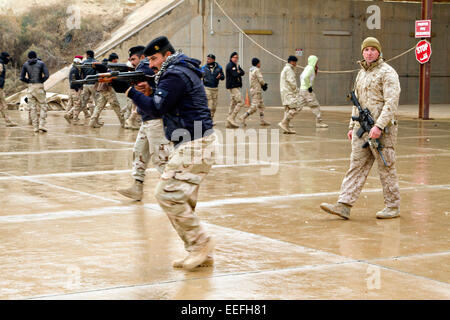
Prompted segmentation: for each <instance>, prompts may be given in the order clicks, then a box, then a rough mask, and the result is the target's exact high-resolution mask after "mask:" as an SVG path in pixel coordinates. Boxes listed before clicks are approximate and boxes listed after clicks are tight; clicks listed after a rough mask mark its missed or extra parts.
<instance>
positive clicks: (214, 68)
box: [202, 53, 225, 119]
mask: <svg viewBox="0 0 450 320" xmlns="http://www.w3.org/2000/svg"><path fill="white" fill-rule="evenodd" d="M202 71H203V74H204V76H203V84H204V85H205V92H206V98H207V99H208V107H209V110H211V118H212V119H214V114H215V113H216V109H217V97H218V94H219V88H218V86H219V81H220V80H224V79H225V75H224V73H223V69H222V66H221V65H220V64H218V63H217V62H216V56H215V55H213V54H211V53H210V54H208V56H207V57H206V64H205V65H204V66H203V67H202Z"/></svg>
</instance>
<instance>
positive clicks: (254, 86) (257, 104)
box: [248, 66, 265, 118]
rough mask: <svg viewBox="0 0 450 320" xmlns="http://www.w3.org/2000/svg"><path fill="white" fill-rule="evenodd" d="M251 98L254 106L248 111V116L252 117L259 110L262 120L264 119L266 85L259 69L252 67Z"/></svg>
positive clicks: (250, 76) (250, 74)
mask: <svg viewBox="0 0 450 320" xmlns="http://www.w3.org/2000/svg"><path fill="white" fill-rule="evenodd" d="M249 78H250V97H251V99H252V104H251V105H250V109H249V110H248V114H249V115H251V114H253V113H255V112H256V109H259V115H260V117H261V118H263V117H264V102H263V98H262V88H261V86H263V85H264V84H265V82H264V79H263V76H262V73H261V70H260V69H259V68H258V67H255V66H253V67H251V68H250V73H249Z"/></svg>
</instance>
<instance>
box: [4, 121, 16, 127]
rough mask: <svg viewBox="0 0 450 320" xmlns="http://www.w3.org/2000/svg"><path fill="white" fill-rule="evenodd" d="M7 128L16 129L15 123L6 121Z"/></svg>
mask: <svg viewBox="0 0 450 320" xmlns="http://www.w3.org/2000/svg"><path fill="white" fill-rule="evenodd" d="M6 126H7V127H17V123H15V122H12V121H11V120H6Z"/></svg>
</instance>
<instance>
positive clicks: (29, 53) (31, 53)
mask: <svg viewBox="0 0 450 320" xmlns="http://www.w3.org/2000/svg"><path fill="white" fill-rule="evenodd" d="M34 58H37V54H36V52H34V51H30V52H28V59H34Z"/></svg>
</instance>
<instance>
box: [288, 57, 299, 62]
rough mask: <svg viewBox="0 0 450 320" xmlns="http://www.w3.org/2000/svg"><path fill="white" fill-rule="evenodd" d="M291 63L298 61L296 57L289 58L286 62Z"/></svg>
mask: <svg viewBox="0 0 450 320" xmlns="http://www.w3.org/2000/svg"><path fill="white" fill-rule="evenodd" d="M291 61H295V62H297V61H298V59H297V57H296V56H289V58H288V62H291Z"/></svg>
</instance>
